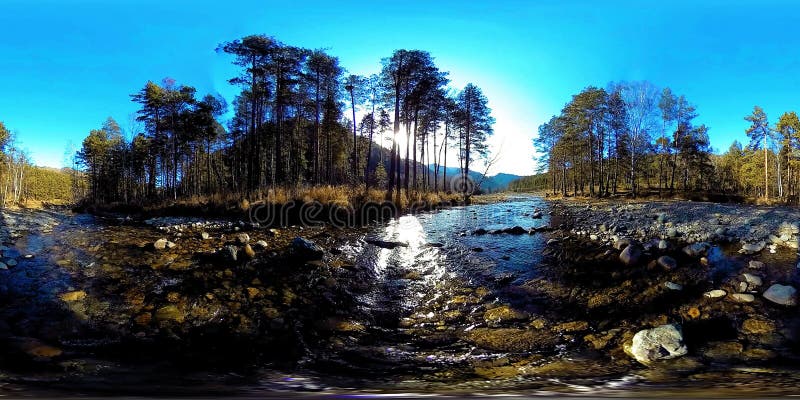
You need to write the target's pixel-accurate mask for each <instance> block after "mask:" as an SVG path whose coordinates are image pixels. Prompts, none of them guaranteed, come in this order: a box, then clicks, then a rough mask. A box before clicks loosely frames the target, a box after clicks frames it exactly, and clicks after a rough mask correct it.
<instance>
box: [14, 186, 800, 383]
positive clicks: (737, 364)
mask: <svg viewBox="0 0 800 400" xmlns="http://www.w3.org/2000/svg"><path fill="white" fill-rule="evenodd" d="M562 211H563V210H562V209H560V208H559V207H557V206H554V205H553V204H552V203H549V202H547V201H545V200H544V199H541V198H539V197H535V196H516V197H510V198H509V199H508V201H505V202H500V203H494V204H488V205H473V206H461V207H453V208H447V209H443V210H438V211H432V212H422V213H418V214H415V215H405V216H402V217H399V218H396V219H392V220H389V221H386V222H383V223H379V224H375V225H372V226H368V227H361V228H349V229H346V230H344V229H337V228H333V227H330V226H307V227H299V226H293V227H286V228H278V229H262V228H258V227H253V226H252V225H250V224H248V223H245V222H242V223H239V222H238V221H232V222H231V221H204V220H202V219H163V220H153V221H150V222H149V223H142V222H136V221H129V220H127V219H125V218H124V216H120V217H121V218H119V219H115V218H110V219H102V218H99V217H95V216H91V215H87V214H72V213H69V212H61V211H4V212H3V214H2V216H3V217H2V221H0V222H2V224H1V225H2V232H0V239H2V242H3V247H2V253H3V257H2V258H3V260H4V262H5V264H4V265H6V269H2V270H0V302H2V304H3V305H4V306H3V307H2V309H1V310H0V336H2V345H0V395H6V396H20V397H21V396H29V395H46V396H80V395H112V394H114V395H132V396H140V395H143V396H173V395H213V396H244V397H248V396H254V397H286V396H290V395H297V396H301V397H302V396H305V397H317V396H319V397H328V396H338V395H342V394H364V395H368V394H388V395H401V394H403V395H408V396H417V395H418V396H423V395H426V394H431V393H435V394H438V395H441V396H449V395H454V396H474V395H479V394H511V395H556V394H562V395H563V394H572V395H637V396H644V395H654V396H656V395H675V394H680V395H702V396H709V395H713V396H737V395H750V396H755V395H759V396H761V395H789V394H793V393H794V391H795V389H796V388H797V387H800V382H799V381H798V378H797V376H800V375H798V371H797V366H799V365H800V352H798V345H797V344H798V341H797V334H798V333H800V331H799V330H798V327H800V316H798V312H797V307H783V306H776V305H774V304H770V303H769V302H767V301H765V300H763V299H762V298H760V296H757V297H758V298H757V299H756V300H755V301H753V302H749V303H737V302H732V301H729V300H728V299H722V300H717V299H709V298H706V297H704V295H703V293H705V292H706V291H709V290H712V289H719V288H725V289H727V290H728V291H732V290H733V289H731V288H732V287H734V286H735V285H737V284H738V282H737V281H736V280H737V279H738V277H739V276H740V275H741V274H742V272H745V271H746V268H747V265H748V262H749V261H750V260H752V259H757V257H758V256H742V255H739V254H738V253H736V249H734V248H732V247H730V246H726V245H723V244H720V245H713V246H712V247H711V248H709V249H708V251H707V253H706V254H705V257H704V259H702V260H701V259H699V258H696V257H690V256H688V255H686V254H684V253H683V252H681V251H680V248H681V246H682V244H681V243H679V242H678V241H677V240H676V241H675V243H674V244H671V245H670V247H669V248H667V249H662V250H659V249H646V250H645V252H644V254H643V256H642V258H643V260H642V261H641V262H640V263H639V264H638V265H636V266H624V265H622V263H620V261H619V250H618V249H614V247H612V246H611V244H608V243H599V242H597V241H591V240H587V239H585V238H582V237H577V236H575V235H572V234H570V233H569V228H570V226H571V224H572V221H570V218H569V217H568V216H567V215H565V214H564V213H563V212H562ZM648 217H649V216H648ZM204 233H205V234H207V238H205V236H206V235H204ZM243 234H246V236H247V237H244V236H243ZM295 237H304V238H306V239H309V240H311V241H313V242H314V243H316V244H317V245H318V246H320V247H321V249H322V250H323V255H322V257H321V259H319V257H316V256H314V257H306V256H299V255H298V253H297V252H296V251H292V250H291V247H292V244H291V243H292V241H293V240H294V238H295ZM160 238H165V239H167V240H168V241H170V242H172V243H174V244H175V246H174V247H172V248H169V247H167V248H165V249H163V250H159V249H155V248H153V243H155V242H156V241H157V240H158V239H160ZM262 241H263V242H262ZM245 247H247V248H248V249H250V250H252V253H251V252H250V251H249V250H246V249H245ZM231 249H234V250H233V252H234V253H236V254H237V257H235V258H236V259H235V260H234V258H233V257H232V256H231ZM664 254H669V255H671V256H673V257H674V258H675V259H676V260H677V263H678V267H677V268H674V269H671V270H668V271H665V270H662V269H659V268H657V266H656V267H654V265H653V260H655V259H656V258H657V257H659V256H660V255H664ZM764 259H765V260H766V261H768V262H767V265H766V267H765V269H764V270H762V271H761V272H760V273H761V275H762V276H763V277H764V279H765V280H768V279H775V280H777V279H782V280H784V281H786V280H791V279H795V278H796V272H795V269H796V268H795V266H794V263H795V260H796V254H795V252H794V251H790V250H785V249H779V251H778V252H777V253H775V254H769V255H765V258H764ZM10 260H13V261H10ZM668 282H670V283H676V284H679V285H680V286H681V290H674V289H670V288H669V287H667V286H665V284H666V283H668ZM748 320H754V321H756V322H759V324H756V323H749V324H748V323H746V321H748ZM673 323H674V324H681V326H682V329H683V334H684V339H685V341H686V345H687V347H688V354H686V355H684V356H682V357H679V358H675V359H671V360H664V361H660V362H657V363H654V364H652V365H648V366H645V365H643V364H641V363H639V362H637V361H636V360H634V359H633V358H632V357H631V356H629V355H628V354H626V353H625V351H624V347H625V344H626V343H629V342H630V340H631V338H632V337H633V335H634V334H635V333H636V332H637V331H639V330H641V329H647V328H653V327H656V326H659V325H663V324H673Z"/></svg>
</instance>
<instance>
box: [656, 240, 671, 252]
mask: <svg viewBox="0 0 800 400" xmlns="http://www.w3.org/2000/svg"><path fill="white" fill-rule="evenodd" d="M668 248H669V242H667V241H666V240H664V239H661V240H659V241H658V249H659V250H666V249H668Z"/></svg>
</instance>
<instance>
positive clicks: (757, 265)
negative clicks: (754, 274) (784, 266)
mask: <svg viewBox="0 0 800 400" xmlns="http://www.w3.org/2000/svg"><path fill="white" fill-rule="evenodd" d="M747 266H748V267H749V268H752V269H762V268H764V263H763V262H761V261H756V260H751V261H750V262H749V263H748V264H747Z"/></svg>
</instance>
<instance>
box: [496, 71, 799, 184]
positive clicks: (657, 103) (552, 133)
mask: <svg viewBox="0 0 800 400" xmlns="http://www.w3.org/2000/svg"><path fill="white" fill-rule="evenodd" d="M697 117H698V114H697V110H696V107H695V106H694V105H692V104H691V103H690V102H689V101H688V100H687V99H686V98H685V97H684V96H682V95H680V96H679V95H676V94H674V93H673V91H672V90H671V89H670V88H668V87H667V88H663V89H659V88H657V87H656V86H654V85H653V84H651V83H649V82H623V83H611V84H609V85H608V87H607V88H605V89H600V88H596V87H588V88H586V89H584V90H583V91H581V92H580V93H578V94H576V95H574V96H573V97H572V100H571V101H570V102H569V103H567V104H566V105H565V106H564V108H563V109H562V111H561V113H560V114H559V115H556V116H553V117H552V118H551V119H550V120H549V121H548V122H547V123H545V124H542V125H541V126H540V127H539V130H538V135H537V136H536V138H535V139H534V140H533V144H534V147H535V149H536V151H537V153H538V154H540V155H541V156H540V158H539V159H538V166H539V169H540V171H539V172H540V173H543V174H544V175H538V176H536V177H535V178H528V179H526V180H520V181H518V182H515V183H514V184H513V185H512V188H514V189H516V190H524V189H545V188H548V189H549V190H550V191H552V192H553V193H560V194H562V195H570V194H572V195H574V194H581V195H590V196H606V195H613V194H617V193H618V192H619V191H625V192H626V194H630V195H632V196H637V195H639V194H642V193H641V192H643V191H647V192H648V193H656V192H657V194H658V195H660V196H664V195H667V194H669V195H672V194H675V193H676V192H689V191H705V192H714V193H728V194H741V195H747V196H754V195H766V194H767V193H773V195H775V196H778V197H784V198H785V197H787V196H794V195H795V194H796V192H797V188H798V186H800V185H799V184H800V181H799V180H798V179H800V171H798V168H797V167H798V160H800V158H798V157H797V156H798V155H800V154H798V151H797V149H798V148H800V147H799V146H800V136H799V135H800V134H798V130H800V129H798V123H797V116H796V114H794V113H793V112H791V113H786V114H784V115H783V116H782V117H781V118H780V120H779V122H778V123H777V124H776V125H775V126H770V125H769V123H768V121H767V118H766V115H765V114H764V112H763V110H761V108H759V107H755V109H754V111H753V113H752V114H751V115H749V116H747V117H746V118H745V119H746V120H748V121H749V122H751V126H750V128H749V129H748V130H747V134H748V136H749V137H750V138H751V142H750V143H749V144H748V145H747V146H746V147H744V148H742V146H741V145H740V144H739V143H734V144H733V145H732V146H731V148H730V149H729V150H728V152H727V153H725V154H723V155H715V154H714V153H713V152H712V148H711V144H710V142H709V138H708V127H706V126H705V125H703V124H697V123H696V122H695V119H696V118H697ZM759 149H761V150H762V151H758V150H759ZM759 165H760V166H761V168H759V167H758V166H759ZM757 171H761V179H760V180H759V179H758V178H757V175H756V172H757ZM765 175H766V176H765ZM781 175H783V179H782V178H781ZM544 176H546V177H547V179H546V181H545V179H544ZM765 187H767V188H768V191H767V192H765V191H764V188H765Z"/></svg>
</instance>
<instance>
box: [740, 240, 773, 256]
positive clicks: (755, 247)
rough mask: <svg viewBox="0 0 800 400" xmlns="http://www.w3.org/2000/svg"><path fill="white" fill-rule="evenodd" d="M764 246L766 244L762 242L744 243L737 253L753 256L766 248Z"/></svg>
mask: <svg viewBox="0 0 800 400" xmlns="http://www.w3.org/2000/svg"><path fill="white" fill-rule="evenodd" d="M766 246H767V244H766V243H765V242H764V241H761V242H758V243H745V244H743V245H742V248H741V250H739V253H742V254H755V253H758V252H760V251H761V250H764V247H766Z"/></svg>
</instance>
